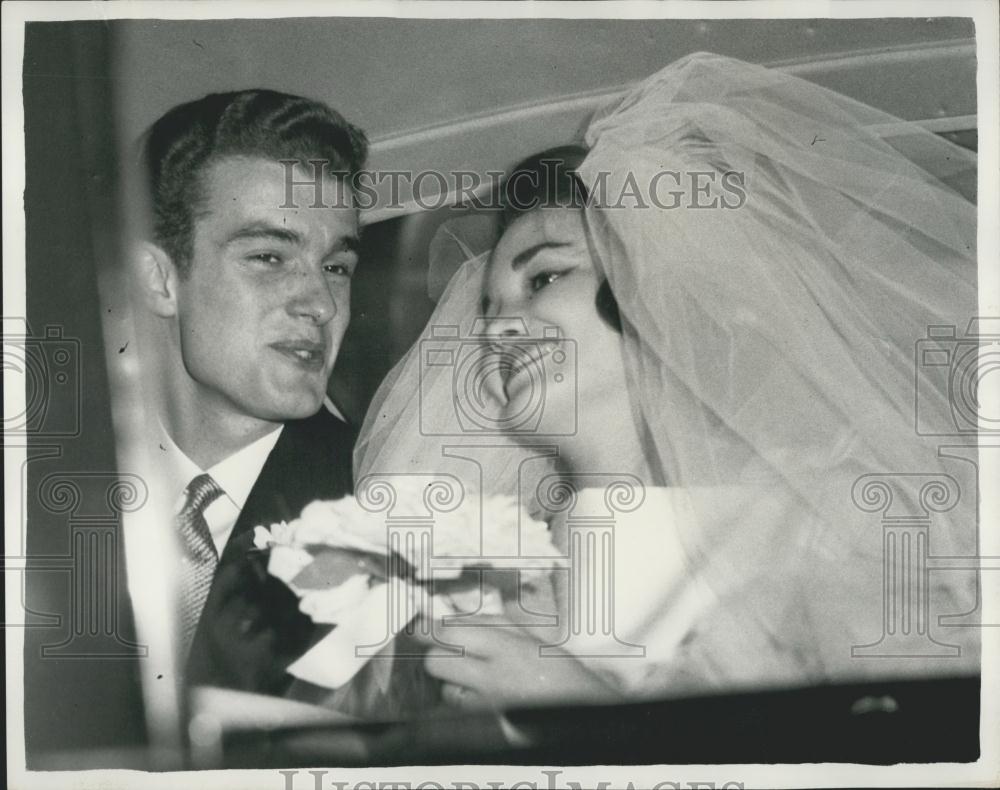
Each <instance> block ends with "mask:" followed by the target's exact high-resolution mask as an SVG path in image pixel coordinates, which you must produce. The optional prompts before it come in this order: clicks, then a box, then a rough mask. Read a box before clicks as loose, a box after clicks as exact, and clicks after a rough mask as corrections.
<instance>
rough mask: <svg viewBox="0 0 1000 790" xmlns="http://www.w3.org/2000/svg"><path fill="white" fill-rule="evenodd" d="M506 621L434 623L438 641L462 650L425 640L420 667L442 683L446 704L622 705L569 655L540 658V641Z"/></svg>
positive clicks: (498, 617) (614, 692)
mask: <svg viewBox="0 0 1000 790" xmlns="http://www.w3.org/2000/svg"><path fill="white" fill-rule="evenodd" d="M510 620H511V618H510V617H506V616H503V615H494V616H484V615H481V616H478V617H470V618H468V619H466V620H463V621H462V622H463V624H462V625H461V626H457V625H451V626H449V625H445V624H444V623H443V622H442V621H441V620H437V621H436V622H435V623H434V624H433V625H434V630H433V633H434V635H435V636H436V637H437V640H438V641H439V642H444V643H447V644H451V645H460V646H462V647H464V648H465V653H464V655H457V654H456V653H455V652H454V651H453V650H449V649H448V648H445V647H441V646H440V644H437V643H435V642H434V641H433V640H430V639H428V640H427V641H428V642H429V644H430V649H429V650H428V653H427V656H426V658H425V659H424V666H425V668H426V670H427V672H428V673H429V674H430V675H433V676H434V677H436V678H438V679H440V680H442V681H443V682H444V686H443V689H442V696H443V699H444V701H445V702H446V703H447V704H449V705H453V706H456V707H462V708H469V709H481V708H512V707H521V706H532V705H546V704H549V705H552V704H567V703H574V702H575V703H600V702H617V701H621V699H622V695H621V693H620V692H619V691H618V690H617V689H615V688H613V687H612V686H611V685H610V683H609V682H608V681H606V680H604V679H602V678H601V677H599V676H598V675H597V674H595V673H594V672H592V671H590V670H589V669H588V668H587V667H586V666H585V665H584V664H582V663H581V662H580V661H579V660H577V659H576V658H575V657H573V656H572V655H570V654H568V653H562V654H556V655H550V654H546V655H544V656H543V655H540V652H539V648H540V647H541V646H542V644H543V642H542V641H541V640H539V639H538V638H537V637H535V636H534V635H533V634H532V633H531V632H530V631H529V630H528V629H525V628H521V627H519V626H515V625H510Z"/></svg>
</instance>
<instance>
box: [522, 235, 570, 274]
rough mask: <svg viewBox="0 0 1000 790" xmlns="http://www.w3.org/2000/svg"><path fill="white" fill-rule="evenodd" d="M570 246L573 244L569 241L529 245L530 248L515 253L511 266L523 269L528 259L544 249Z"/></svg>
mask: <svg viewBox="0 0 1000 790" xmlns="http://www.w3.org/2000/svg"><path fill="white" fill-rule="evenodd" d="M569 246H571V244H570V242H568V241H543V242H542V243H541V244H534V245H532V246H531V247H528V249H526V250H522V251H521V252H519V253H518V254H517V255H515V256H514V257H513V259H512V260H511V262H510V268H512V269H513V270H514V271H515V272H516V271H517V270H518V269H523V268H524V267H525V265H526V264H527V263H528V261H530V260H531V259H532V258H534V257H535V256H536V255H538V253H540V252H542V251H543V250H548V249H555V248H558V247H569Z"/></svg>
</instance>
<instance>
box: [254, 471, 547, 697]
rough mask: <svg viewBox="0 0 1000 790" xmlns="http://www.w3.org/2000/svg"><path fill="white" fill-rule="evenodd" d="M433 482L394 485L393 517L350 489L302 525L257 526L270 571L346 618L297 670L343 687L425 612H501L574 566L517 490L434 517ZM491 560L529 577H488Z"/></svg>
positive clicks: (306, 515)
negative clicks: (522, 589)
mask: <svg viewBox="0 0 1000 790" xmlns="http://www.w3.org/2000/svg"><path fill="white" fill-rule="evenodd" d="M422 480H423V481H421V480H418V479H413V480H412V481H408V480H406V479H405V477H404V479H403V480H401V481H400V482H398V483H397V482H393V484H392V486H391V489H392V491H391V495H392V511H391V512H392V513H393V514H396V516H394V517H392V518H390V517H388V511H387V510H386V509H384V508H383V509H381V510H379V509H376V508H372V507H370V502H368V501H367V499H366V503H365V504H368V505H369V506H368V507H366V506H365V504H363V503H362V502H361V501H359V499H358V498H357V497H345V498H343V499H339V500H335V501H317V502H313V503H312V504H310V505H308V506H307V507H306V508H305V509H304V510H303V511H302V515H301V516H300V517H299V518H298V519H296V520H294V521H292V522H291V523H285V522H282V523H280V524H274V525H272V526H271V527H270V528H269V529H266V528H264V527H262V526H261V527H257V528H256V531H255V536H254V544H255V546H256V547H257V548H258V549H261V550H268V551H269V552H270V554H269V557H268V572H269V573H270V574H272V575H273V576H276V577H277V578H279V579H281V580H282V581H283V582H284V583H285V584H286V585H288V587H289V588H290V589H291V590H292V591H293V592H294V593H295V594H296V595H297V596H298V597H299V599H300V601H299V607H300V609H301V610H302V612H304V613H305V614H307V615H308V616H309V617H310V618H311V619H312V620H313V621H314V622H316V623H321V624H329V625H333V626H336V627H335V628H334V629H333V630H331V631H330V633H329V634H327V635H326V636H325V637H324V638H323V639H322V640H320V641H319V642H318V643H317V644H316V645H315V646H314V647H313V648H312V649H310V650H309V651H307V652H306V654H305V655H303V656H302V657H301V658H300V659H299V660H297V661H296V662H294V663H293V664H292V665H291V666H290V667H289V668H288V671H289V673H291V674H292V675H293V676H295V677H297V678H300V679H302V680H305V681H308V682H309V683H312V684H314V685H318V686H322V687H325V688H328V689H337V688H340V687H341V686H343V685H344V684H346V683H347V682H348V681H349V680H351V678H352V677H354V675H355V674H356V673H357V672H358V671H359V670H360V669H361V668H362V667H363V666H364V665H365V664H366V663H367V662H368V661H369V660H370V659H371V658H372V657H374V656H375V655H377V654H381V655H383V656H385V655H386V654H387V653H388V654H389V655H391V651H387V650H386V649H385V648H386V647H387V646H389V645H391V644H392V642H393V640H394V639H395V638H396V637H397V635H398V634H400V632H401V631H403V629H405V628H406V627H407V626H408V625H410V623H412V621H413V620H414V619H415V618H416V617H418V616H420V615H423V616H424V617H425V618H426V622H428V623H429V622H432V620H433V618H434V617H440V616H441V615H450V614H459V613H463V612H472V611H476V612H478V613H482V614H500V613H501V612H502V610H503V602H504V600H506V599H509V598H511V597H513V596H515V595H516V594H517V588H518V586H519V585H525V586H531V585H537V584H539V583H541V582H547V579H548V575H549V573H550V572H551V571H552V570H553V569H555V568H558V567H565V565H566V559H565V558H564V557H563V556H561V555H560V554H559V552H558V551H557V549H556V547H555V546H553V545H552V542H551V539H550V533H549V530H548V526H547V525H546V524H545V522H543V521H536V520H534V519H532V518H531V517H530V515H529V514H528V513H527V511H526V510H524V509H523V508H521V507H519V506H518V503H517V501H516V500H515V498H514V497H510V496H483V497H481V498H480V497H478V496H476V495H472V496H469V495H466V496H464V497H462V498H461V501H459V502H458V504H457V505H454V503H450V504H448V505H447V507H443V508H441V511H440V512H437V511H433V512H432V515H429V513H430V512H431V511H429V509H428V493H429V491H428V489H429V487H430V486H429V484H427V483H426V482H425V481H426V478H423V479H422ZM456 482H457V481H456ZM398 514H410V515H412V516H413V517H402V518H401V517H399V515H398ZM490 568H494V569H510V570H511V571H513V570H516V571H517V572H518V573H517V574H514V573H507V574H491V576H490V579H491V580H492V581H493V582H494V583H495V582H496V581H497V579H507V580H508V582H509V580H510V579H512V578H516V579H517V580H518V581H517V582H516V583H514V584H512V585H509V586H508V585H507V584H499V585H496V586H490V585H485V586H484V584H483V575H482V571H483V570H484V569H490ZM502 587H506V589H501V588H502ZM428 610H431V611H428Z"/></svg>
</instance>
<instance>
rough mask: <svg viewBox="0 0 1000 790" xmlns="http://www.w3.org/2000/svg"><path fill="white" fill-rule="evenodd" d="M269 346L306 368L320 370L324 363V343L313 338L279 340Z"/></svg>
mask: <svg viewBox="0 0 1000 790" xmlns="http://www.w3.org/2000/svg"><path fill="white" fill-rule="evenodd" d="M270 347H271V348H273V349H274V350H275V351H277V352H278V353H279V354H283V355H284V356H285V357H286V358H288V359H290V360H291V361H292V362H294V363H296V364H297V365H298V366H299V367H302V368H305V369H306V370H322V369H323V367H324V365H326V344H325V343H320V342H317V341H315V340H306V339H304V338H303V339H296V340H279V341H278V342H277V343H271V344H270Z"/></svg>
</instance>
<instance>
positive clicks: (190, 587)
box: [177, 474, 223, 655]
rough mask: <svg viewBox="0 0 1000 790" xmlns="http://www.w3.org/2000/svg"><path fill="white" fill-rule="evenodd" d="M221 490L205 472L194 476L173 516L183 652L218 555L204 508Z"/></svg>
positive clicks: (204, 598)
mask: <svg viewBox="0 0 1000 790" xmlns="http://www.w3.org/2000/svg"><path fill="white" fill-rule="evenodd" d="M222 494H223V491H222V489H221V488H219V484H218V483H216V482H215V481H214V480H213V479H212V478H211V477H210V476H209V475H207V474H201V475H198V476H197V477H196V478H194V480H192V481H191V483H190V484H189V485H188V487H187V489H186V490H185V492H184V497H185V501H184V507H183V508H181V512H180V513H179V514H178V515H177V532H178V534H179V535H180V542H181V552H182V554H181V572H180V605H181V612H180V614H181V639H182V640H183V647H184V653H183V655H187V652H188V650H189V649H190V647H191V641H192V639H194V633H195V631H196V630H197V628H198V620H199V619H200V618H201V611H202V609H204V608H205V600H206V599H207V598H208V591H209V589H211V587H212V579H213V577H214V576H215V568H216V566H217V565H218V564H219V555H218V553H217V552H216V550H215V542H214V541H213V540H212V533H211V532H209V529H208V524H207V522H206V521H205V508H207V507H208V506H209V505H210V504H211V503H212V502H213V501H215V500H216V499H218V498H219V497H220V496H222Z"/></svg>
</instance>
